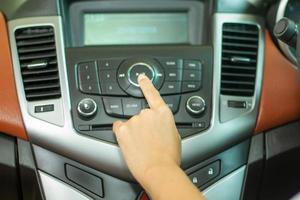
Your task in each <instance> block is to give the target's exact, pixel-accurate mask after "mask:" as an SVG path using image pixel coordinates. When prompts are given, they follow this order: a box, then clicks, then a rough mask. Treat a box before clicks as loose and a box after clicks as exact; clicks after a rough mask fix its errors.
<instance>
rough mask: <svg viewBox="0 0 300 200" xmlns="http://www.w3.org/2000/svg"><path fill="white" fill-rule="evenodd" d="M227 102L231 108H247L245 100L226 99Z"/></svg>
mask: <svg viewBox="0 0 300 200" xmlns="http://www.w3.org/2000/svg"><path fill="white" fill-rule="evenodd" d="M227 104H228V107H231V108H247V103H246V101H228V102H227Z"/></svg>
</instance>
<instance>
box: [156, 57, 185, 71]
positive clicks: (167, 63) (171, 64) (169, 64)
mask: <svg viewBox="0 0 300 200" xmlns="http://www.w3.org/2000/svg"><path fill="white" fill-rule="evenodd" d="M158 60H159V62H160V63H161V65H162V66H163V67H164V68H165V69H169V68H177V69H179V68H182V61H181V60H180V59H176V58H160V59H158Z"/></svg>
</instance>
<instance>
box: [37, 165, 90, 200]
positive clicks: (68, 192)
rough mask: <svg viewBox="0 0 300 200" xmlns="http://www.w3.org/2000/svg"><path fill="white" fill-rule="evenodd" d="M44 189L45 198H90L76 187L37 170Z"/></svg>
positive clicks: (87, 199)
mask: <svg viewBox="0 0 300 200" xmlns="http://www.w3.org/2000/svg"><path fill="white" fill-rule="evenodd" d="M38 174H39V176H40V179H41V183H42V186H43V190H44V195H45V199H46V200H58V199H66V200H68V199H72V200H92V198H90V197H89V196H87V195H85V194H83V193H82V192H80V191H78V190H77V189H75V188H73V187H71V186H70V185H67V184H65V183H64V182H62V181H60V180H58V179H56V178H54V177H52V176H50V175H48V174H46V173H44V172H42V171H38Z"/></svg>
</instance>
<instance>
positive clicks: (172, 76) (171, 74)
mask: <svg viewBox="0 0 300 200" xmlns="http://www.w3.org/2000/svg"><path fill="white" fill-rule="evenodd" d="M165 71H166V81H181V80H182V70H181V69H166V70H165Z"/></svg>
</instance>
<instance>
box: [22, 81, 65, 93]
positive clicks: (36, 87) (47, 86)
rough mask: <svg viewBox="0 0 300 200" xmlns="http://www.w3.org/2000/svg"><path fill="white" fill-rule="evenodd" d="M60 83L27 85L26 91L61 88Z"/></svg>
mask: <svg viewBox="0 0 300 200" xmlns="http://www.w3.org/2000/svg"><path fill="white" fill-rule="evenodd" d="M59 87H60V86H59V83H52V84H43V85H34V86H27V87H25V91H29V90H42V89H48V90H51V89H59Z"/></svg>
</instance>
